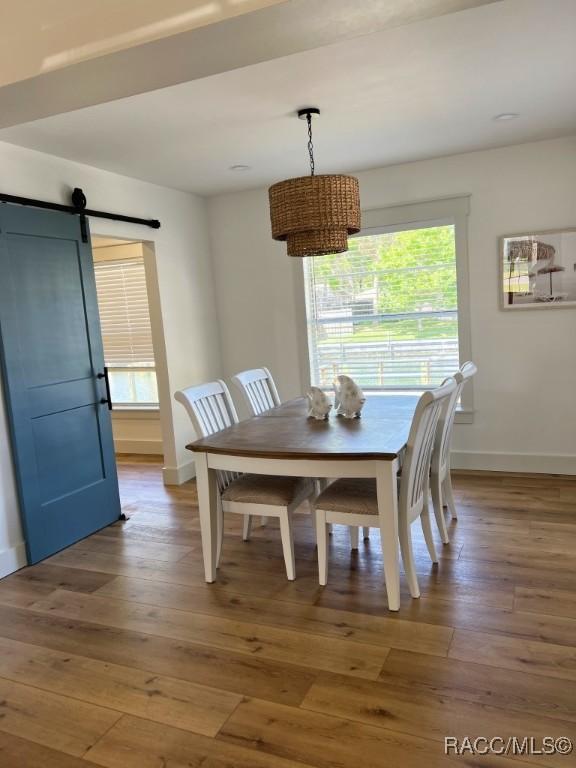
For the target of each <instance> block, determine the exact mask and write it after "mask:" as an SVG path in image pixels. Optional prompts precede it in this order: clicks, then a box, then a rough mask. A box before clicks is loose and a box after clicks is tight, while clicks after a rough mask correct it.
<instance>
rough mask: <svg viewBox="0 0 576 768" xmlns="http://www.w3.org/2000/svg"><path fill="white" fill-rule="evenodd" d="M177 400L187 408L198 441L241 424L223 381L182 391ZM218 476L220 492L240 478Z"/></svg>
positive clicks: (225, 473) (224, 473) (225, 474)
mask: <svg viewBox="0 0 576 768" xmlns="http://www.w3.org/2000/svg"><path fill="white" fill-rule="evenodd" d="M174 397H175V399H176V400H178V402H179V403H182V405H183V406H184V407H185V408H186V411H187V413H188V416H189V417H190V420H191V421H192V426H193V427H194V431H195V432H196V434H197V435H198V437H209V436H210V435H213V434H214V433H216V432H220V431H221V430H223V429H226V427H231V426H232V425H233V424H237V423H238V414H237V413H236V409H235V408H234V403H233V402H232V398H231V397H230V392H229V391H228V387H227V386H226V384H225V383H224V382H223V381H222V380H221V379H218V380H217V381H212V382H210V383H209V384H200V385H199V386H197V387H188V388H187V389H182V390H180V391H179V392H176V393H175V395H174ZM216 474H217V477H218V488H219V490H220V492H222V491H224V490H226V488H227V487H228V486H229V485H230V483H231V482H232V481H233V480H235V479H236V478H237V477H239V476H240V473H239V472H228V471H223V470H218V471H217V473H216Z"/></svg>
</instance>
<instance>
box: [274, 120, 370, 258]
mask: <svg viewBox="0 0 576 768" xmlns="http://www.w3.org/2000/svg"><path fill="white" fill-rule="evenodd" d="M319 114H320V110H319V109H317V108H316V107H306V108H305V109H300V110H298V117H299V118H300V119H301V120H306V122H307V124H308V154H309V156H310V176H300V177H299V178H296V179H287V180H286V181H280V182H278V183H277V184H273V185H272V186H271V187H270V189H269V190H268V196H269V199H270V220H271V223H272V237H273V238H274V240H283V241H286V245H287V251H288V256H320V255H323V254H327V253H342V252H343V251H347V250H348V235H353V234H355V233H356V232H359V231H360V192H359V188H358V179H356V178H354V177H353V176H342V175H335V174H329V175H319V176H317V175H316V174H315V168H314V145H313V143H312V116H313V115H319Z"/></svg>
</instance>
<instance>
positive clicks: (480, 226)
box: [209, 138, 576, 473]
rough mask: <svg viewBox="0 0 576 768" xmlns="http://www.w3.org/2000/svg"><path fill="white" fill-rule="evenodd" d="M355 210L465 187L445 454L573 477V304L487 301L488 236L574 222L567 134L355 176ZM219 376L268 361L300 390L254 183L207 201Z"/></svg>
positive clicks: (573, 156)
mask: <svg viewBox="0 0 576 768" xmlns="http://www.w3.org/2000/svg"><path fill="white" fill-rule="evenodd" d="M358 176H359V179H360V191H361V200H362V206H363V208H365V209H371V208H381V207H385V206H390V205H396V204H400V203H409V202H413V201H418V200H429V199H434V198H438V197H444V196H450V195H457V194H470V195H471V203H470V205H471V213H470V217H469V260H470V289H471V306H470V313H471V327H472V351H473V358H474V360H475V361H476V363H477V364H478V368H479V373H478V376H477V379H476V381H475V387H474V392H475V411H476V413H475V417H474V422H473V424H470V425H468V424H466V425H465V424H461V425H457V427H456V434H455V441H454V447H455V455H454V459H455V462H456V463H457V464H458V465H460V466H463V467H471V468H478V469H510V470H517V471H521V470H525V471H556V472H574V473H576V344H575V343H574V338H575V336H576V310H574V309H550V310H543V311H542V310H541V311H538V310H533V311H528V310H526V311H521V312H516V313H514V312H508V313H505V312H503V311H501V310H500V309H499V261H498V238H499V237H500V236H501V235H505V234H511V233H521V232H525V231H530V230H545V229H554V228H557V227H570V226H572V227H574V226H576V139H575V138H568V139H561V140H554V141H546V142H538V143H532V144H524V145H518V146H512V147H507V148H503V149H497V150H490V151H484V152H474V153H469V154H463V155H456V156H453V157H446V158H439V159H436V160H429V161H423V162H416V163H410V164H405V165H398V166H394V167H389V168H381V169H377V170H372V171H366V172H362V173H360V174H358ZM209 220H210V233H211V244H212V253H213V259H214V268H215V276H216V287H217V295H218V310H219V318H220V330H221V343H222V355H223V362H224V370H225V374H226V375H231V374H233V373H235V372H236V371H238V370H240V369H242V368H246V367H249V366H256V365H266V366H268V367H269V368H271V370H272V372H273V373H274V375H275V376H276V378H277V380H278V384H279V389H280V394H281V396H282V397H284V398H287V397H291V396H295V395H298V394H300V393H301V389H302V387H301V371H300V367H301V364H300V360H301V357H300V353H299V347H301V345H302V343H303V340H302V339H301V338H300V334H299V332H298V327H299V322H298V318H297V315H296V300H295V291H296V288H295V281H294V272H293V269H294V267H293V264H292V263H291V260H290V259H289V258H288V257H287V256H286V255H285V253H284V251H285V248H284V246H283V244H281V243H275V242H273V241H272V239H271V237H270V227H269V218H268V200H267V192H266V190H265V189H258V190H254V191H251V192H242V193H238V194H229V195H221V196H218V197H215V198H212V199H210V201H209Z"/></svg>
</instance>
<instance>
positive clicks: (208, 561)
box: [194, 452, 218, 584]
mask: <svg viewBox="0 0 576 768" xmlns="http://www.w3.org/2000/svg"><path fill="white" fill-rule="evenodd" d="M194 463H195V465H196V485H197V487H198V510H199V514H200V533H201V535H202V555H203V557H204V577H205V579H206V581H207V582H208V583H209V584H211V583H212V582H213V581H216V564H217V557H216V548H217V543H218V531H217V527H218V485H217V480H216V472H215V471H214V470H212V469H208V456H207V454H206V453H200V452H198V453H196V454H195V456H194Z"/></svg>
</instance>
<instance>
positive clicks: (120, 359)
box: [94, 256, 158, 407]
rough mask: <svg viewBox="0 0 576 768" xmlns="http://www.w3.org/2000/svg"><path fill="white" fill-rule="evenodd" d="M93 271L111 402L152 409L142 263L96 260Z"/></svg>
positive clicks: (154, 392) (153, 377) (154, 388)
mask: <svg viewBox="0 0 576 768" xmlns="http://www.w3.org/2000/svg"><path fill="white" fill-rule="evenodd" d="M94 269H95V273H96V292H97V294H98V306H99V312H100V325H101V328H102V340H103V343H104V360H105V363H106V365H107V366H108V369H109V377H110V390H111V396H112V402H113V403H114V405H116V406H126V407H154V406H157V405H158V388H157V384H156V369H155V361H154V349H153V346H152V331H151V328H150V310H149V306H148V293H147V290H146V275H145V271H144V259H143V257H142V256H139V257H133V258H128V259H114V260H101V261H100V260H97V261H96V262H95V264H94Z"/></svg>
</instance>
